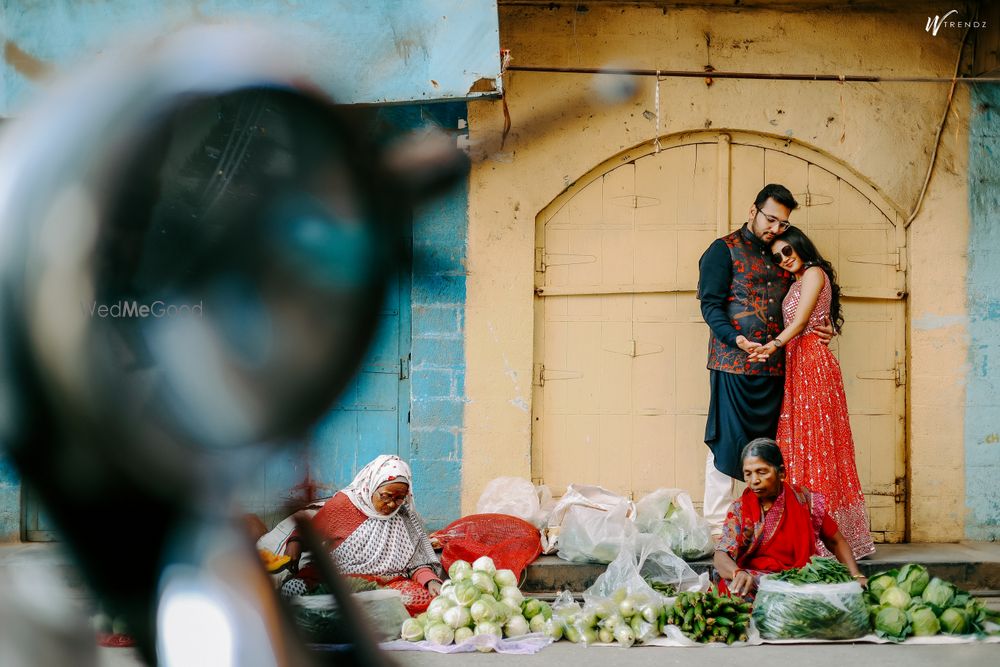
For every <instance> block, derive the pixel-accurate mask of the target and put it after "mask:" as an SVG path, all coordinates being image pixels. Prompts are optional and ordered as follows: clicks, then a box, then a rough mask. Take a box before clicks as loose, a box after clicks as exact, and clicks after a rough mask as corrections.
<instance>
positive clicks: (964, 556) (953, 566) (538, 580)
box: [521, 542, 1000, 597]
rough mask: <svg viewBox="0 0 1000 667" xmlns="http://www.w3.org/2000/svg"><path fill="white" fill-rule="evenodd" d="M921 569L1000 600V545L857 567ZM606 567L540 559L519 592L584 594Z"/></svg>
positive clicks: (898, 552) (913, 549) (908, 547)
mask: <svg viewBox="0 0 1000 667" xmlns="http://www.w3.org/2000/svg"><path fill="white" fill-rule="evenodd" d="M906 563H920V564H922V565H924V566H925V567H927V569H928V571H929V572H930V573H931V575H932V576H936V577H941V578H942V579H944V580H946V581H950V582H952V583H953V584H955V585H956V586H959V587H960V588H962V589H964V590H968V591H973V592H975V594H977V595H980V596H983V597H996V596H1000V544H995V543H992V542H963V543H958V544H880V545H878V551H877V552H876V553H875V554H874V555H873V556H871V557H869V558H866V559H864V560H862V561H860V562H859V563H858V565H859V567H860V568H861V571H862V572H864V573H865V574H867V575H872V574H875V573H876V572H881V571H883V570H888V569H891V568H898V567H901V566H902V565H904V564H906ZM689 565H690V566H691V568H692V569H693V570H694V571H695V572H698V573H701V572H709V573H710V574H713V568H712V562H711V560H709V559H705V560H699V561H695V562H691V563H689ZM605 568H606V566H605V565H602V564H597V563H570V562H568V561H565V560H563V559H561V558H559V557H557V556H542V557H541V558H539V559H538V560H536V561H535V562H534V563H532V564H531V565H529V566H528V571H527V577H526V580H525V582H524V583H523V584H522V586H521V589H522V590H523V591H524V592H525V593H526V594H529V595H535V596H539V597H551V596H552V595H554V594H555V593H556V592H558V591H561V590H570V591H573V592H574V593H580V592H583V591H584V590H586V589H587V588H589V587H590V586H591V585H592V584H593V583H594V581H595V580H596V579H597V577H599V576H600V575H601V573H603V572H604V570H605Z"/></svg>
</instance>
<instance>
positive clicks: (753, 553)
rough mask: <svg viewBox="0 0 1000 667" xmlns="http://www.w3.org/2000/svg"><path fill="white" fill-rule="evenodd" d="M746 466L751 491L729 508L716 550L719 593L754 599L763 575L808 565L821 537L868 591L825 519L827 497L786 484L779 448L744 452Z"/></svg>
mask: <svg viewBox="0 0 1000 667" xmlns="http://www.w3.org/2000/svg"><path fill="white" fill-rule="evenodd" d="M742 460H743V478H744V480H745V481H746V484H747V488H746V490H745V491H744V492H743V495H742V496H740V498H739V499H737V500H735V501H733V503H732V505H730V507H729V514H728V515H727V516H726V522H725V523H724V524H723V527H722V539H721V540H720V541H719V543H718V544H717V545H716V547H715V557H714V564H715V569H716V571H717V572H718V573H719V577H720V579H719V590H720V591H722V592H727V591H728V592H731V593H733V594H735V595H742V596H752V595H753V594H754V593H755V592H756V590H757V585H758V584H759V583H760V576H761V575H762V574H767V573H770V572H781V571H782V570H788V569H791V568H793V567H802V566H803V565H805V564H806V563H808V562H809V558H810V557H811V556H813V555H815V554H816V539H817V537H818V538H819V540H820V541H821V542H822V543H823V544H825V545H826V546H827V548H828V549H829V550H830V551H831V552H833V554H834V555H835V556H836V557H837V560H839V561H840V562H841V563H843V564H844V565H846V566H847V569H848V570H850V572H851V574H852V575H853V576H854V578H855V579H858V580H859V581H860V582H861V585H862V586H863V585H865V584H866V583H867V581H866V580H865V577H864V575H862V574H861V571H860V570H859V569H858V564H857V562H855V560H854V555H853V554H852V553H851V547H850V545H849V544H848V543H847V540H846V539H844V536H843V535H842V534H841V533H840V530H839V528H837V523H836V522H835V521H834V520H833V519H832V518H831V517H830V516H829V515H828V514H827V513H826V500H825V499H824V498H823V495H822V494H819V493H810V492H809V490H808V489H801V488H796V487H793V486H792V485H791V484H789V483H788V482H786V481H785V461H784V459H783V458H782V455H781V449H780V448H779V447H778V445H777V443H775V441H774V440H771V439H770V438H757V439H756V440H754V441H752V442H751V443H750V444H748V445H747V446H746V447H745V448H744V449H743V456H742Z"/></svg>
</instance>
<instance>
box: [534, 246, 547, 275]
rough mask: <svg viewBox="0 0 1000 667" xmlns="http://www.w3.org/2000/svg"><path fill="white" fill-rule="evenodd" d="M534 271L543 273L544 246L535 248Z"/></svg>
mask: <svg viewBox="0 0 1000 667" xmlns="http://www.w3.org/2000/svg"><path fill="white" fill-rule="evenodd" d="M535 271H536V272H538V273H545V248H535Z"/></svg>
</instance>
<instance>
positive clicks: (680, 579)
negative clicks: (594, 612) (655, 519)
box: [583, 534, 708, 604]
mask: <svg viewBox="0 0 1000 667" xmlns="http://www.w3.org/2000/svg"><path fill="white" fill-rule="evenodd" d="M647 579H649V580H654V581H659V582H661V583H664V584H668V585H670V586H673V587H674V588H675V589H676V590H677V591H678V592H680V591H704V590H708V574H707V573H702V574H698V573H697V572H695V571H694V570H693V569H691V566H690V565H688V564H687V563H685V562H684V560H682V559H681V558H679V557H678V556H677V555H676V554H674V553H673V552H672V551H671V550H670V546H669V545H667V543H666V541H665V540H663V538H661V537H659V536H657V535H646V534H637V535H634V536H633V537H632V538H631V539H629V540H628V541H626V543H625V544H624V545H623V547H622V549H621V552H620V553H619V554H618V556H617V558H615V559H614V560H613V561H612V562H611V564H610V565H608V568H607V569H606V570H605V571H604V573H603V574H601V575H600V576H599V577H597V580H596V581H595V582H594V584H593V585H592V586H591V587H590V588H588V589H587V590H586V591H584V593H583V599H584V601H586V602H587V603H591V602H598V601H601V600H604V599H607V598H610V597H611V596H613V595H614V594H615V593H616V592H617V591H619V590H621V589H625V591H626V592H627V594H628V595H631V596H640V597H647V598H649V599H651V600H655V601H657V602H658V603H659V604H665V603H666V601H667V600H669V599H670V598H669V597H667V596H665V595H662V594H661V593H659V592H658V591H656V590H654V589H653V588H652V587H651V586H650V585H649V584H648V583H647V581H646V580H647Z"/></svg>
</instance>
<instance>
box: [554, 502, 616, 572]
mask: <svg viewBox="0 0 1000 667" xmlns="http://www.w3.org/2000/svg"><path fill="white" fill-rule="evenodd" d="M634 516H635V505H634V504H633V503H632V502H631V501H629V500H628V499H627V498H624V497H623V496H619V495H617V494H615V493H612V492H611V491H608V490H607V489H603V488H601V487H599V486H584V485H579V486H578V485H574V484H570V485H569V487H567V489H566V493H565V494H564V495H563V497H562V498H560V499H559V502H558V503H556V506H555V507H554V508H553V510H552V514H551V515H550V516H549V528H550V530H549V532H548V537H549V545H550V546H551V544H552V537H553V536H555V535H557V536H558V537H557V541H556V542H555V544H557V545H558V549H559V553H558V555H559V557H560V558H562V559H564V560H568V561H573V562H590V563H610V562H611V561H613V560H614V559H615V556H617V555H618V552H619V551H621V547H622V543H623V542H624V540H626V539H627V538H629V537H630V536H631V535H632V534H633V533H634V532H635V524H634V523H633V517H634ZM553 528H558V530H557V531H555V532H554V531H553V530H552V529H553Z"/></svg>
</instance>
